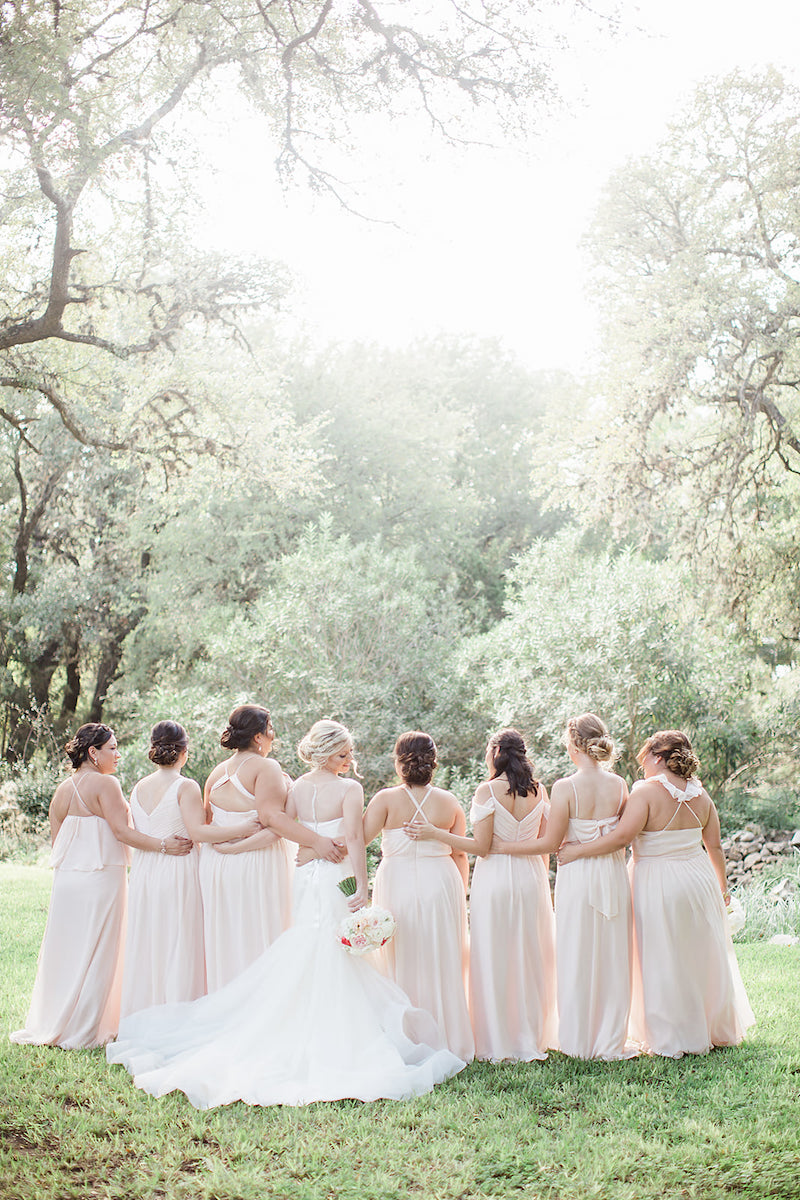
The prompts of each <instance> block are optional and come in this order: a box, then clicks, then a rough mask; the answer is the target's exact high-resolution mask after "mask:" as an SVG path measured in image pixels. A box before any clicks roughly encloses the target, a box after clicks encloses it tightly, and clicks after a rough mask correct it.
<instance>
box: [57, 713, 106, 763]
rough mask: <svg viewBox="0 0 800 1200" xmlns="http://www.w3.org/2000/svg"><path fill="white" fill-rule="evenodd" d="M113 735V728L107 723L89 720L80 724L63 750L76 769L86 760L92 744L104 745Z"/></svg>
mask: <svg viewBox="0 0 800 1200" xmlns="http://www.w3.org/2000/svg"><path fill="white" fill-rule="evenodd" d="M113 736H114V730H113V729H112V728H111V727H110V726H109V725H100V724H97V723H95V722H93V721H90V722H89V723H88V725H81V727H80V729H79V730H78V731H77V733H76V734H75V736H74V737H72V738H70V740H69V741H68V742H67V744H66V746H65V747H64V750H65V751H66V753H67V757H68V758H69V761H70V762H71V763H72V765H73V767H74V768H75V769H76V770H77V769H78V767H80V766H83V764H84V763H85V762H86V760H87V758H88V757H89V751H90V750H91V749H92V747H93V746H96V747H98V748H99V747H100V746H105V744H106V742H107V741H109V739H110V738H112V737H113Z"/></svg>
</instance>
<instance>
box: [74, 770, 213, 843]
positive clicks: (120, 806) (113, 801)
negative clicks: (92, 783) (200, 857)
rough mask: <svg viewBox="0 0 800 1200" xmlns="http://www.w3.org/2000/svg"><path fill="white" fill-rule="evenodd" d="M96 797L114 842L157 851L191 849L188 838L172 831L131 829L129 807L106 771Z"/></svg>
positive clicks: (120, 789) (116, 782)
mask: <svg viewBox="0 0 800 1200" xmlns="http://www.w3.org/2000/svg"><path fill="white" fill-rule="evenodd" d="M97 799H98V803H99V805H100V811H101V813H102V814H103V817H104V818H105V820H106V821H107V822H108V825H109V827H110V829H111V832H112V833H113V834H114V837H115V838H116V839H117V841H118V842H124V843H125V845H126V846H133V848H134V850H150V851H153V852H154V853H161V854H176V855H181V854H188V853H189V851H190V850H191V848H192V843H191V842H190V841H189V839H188V838H185V837H178V836H177V835H175V834H173V835H172V836H170V837H167V838H154V837H150V836H149V835H148V834H146V833H141V832H140V831H139V830H138V829H134V827H133V823H132V820H131V810H130V808H129V807H128V803H127V801H126V800H125V797H124V796H123V794H122V788H121V787H120V786H119V782H118V781H117V780H116V779H112V778H111V777H110V776H108V775H106V776H105V777H104V778H103V779H102V780H101V781H100V785H99V787H98V791H97Z"/></svg>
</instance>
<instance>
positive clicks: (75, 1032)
mask: <svg viewBox="0 0 800 1200" xmlns="http://www.w3.org/2000/svg"><path fill="white" fill-rule="evenodd" d="M72 786H73V788H74V789H75V807H77V808H78V809H79V811H78V812H77V813H72V814H70V815H69V816H67V817H65V818H64V822H63V824H62V826H61V828H60V829H59V831H58V834H57V836H56V839H55V842H54V843H53V849H52V853H51V855H50V865H51V866H52V868H53V889H52V892H51V895H50V909H49V912H48V914H47V925H46V927H45V931H44V938H43V939H42V947H41V950H40V951H39V963H38V967H37V970H36V981H35V983H34V985H33V994H32V996H31V1003H30V1010H29V1012H28V1017H27V1020H26V1022H25V1028H24V1029H19V1030H17V1031H16V1032H15V1033H12V1034H11V1040H12V1042H21V1043H25V1044H34V1045H42V1046H61V1047H62V1048H63V1049H65V1050H75V1049H79V1048H90V1047H93V1046H102V1045H104V1044H105V1043H106V1042H107V1041H109V1040H110V1039H111V1038H113V1037H116V1034H117V1027H118V1024H119V1009H120V993H121V990H122V963H123V957H124V952H125V917H126V911H127V893H128V871H127V864H128V851H127V847H126V846H124V845H123V844H122V843H121V842H118V841H117V839H116V838H115V837H114V834H113V833H112V831H111V827H110V826H109V824H108V822H107V821H106V820H105V818H104V817H98V816H96V815H95V814H94V813H92V812H91V811H90V810H89V809H88V808H87V807H86V805H85V804H84V802H83V800H82V799H81V795H80V792H79V791H78V787H77V784H76V783H75V781H74V780H73V781H72Z"/></svg>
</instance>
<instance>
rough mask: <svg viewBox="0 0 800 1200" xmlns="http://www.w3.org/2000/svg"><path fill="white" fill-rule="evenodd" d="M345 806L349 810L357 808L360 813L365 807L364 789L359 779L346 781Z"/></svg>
mask: <svg viewBox="0 0 800 1200" xmlns="http://www.w3.org/2000/svg"><path fill="white" fill-rule="evenodd" d="M344 783H345V785H346V786H345V791H344V798H343V804H346V805H347V806H348V808H352V807H353V806H355V807H356V808H358V810H359V811H361V809H363V807H364V789H363V787H362V786H361V784H360V783H359V782H358V780H357V779H345V780H344Z"/></svg>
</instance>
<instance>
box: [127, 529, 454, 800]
mask: <svg viewBox="0 0 800 1200" xmlns="http://www.w3.org/2000/svg"><path fill="white" fill-rule="evenodd" d="M211 622H213V626H214V628H213V630H212V629H210V628H208V626H207V628H206V639H205V645H204V648H203V651H202V653H201V654H200V655H198V657H197V658H196V660H195V661H194V662H193V663H192V664H190V667H189V669H188V670H187V671H185V672H184V673H183V674H182V675H181V676H178V675H177V673H175V672H173V671H172V670H171V664H169V663H168V662H165V663H164V664H163V666H164V670H163V671H162V673H161V674H160V675H157V676H155V677H154V678H152V679H151V687H150V690H149V693H145V694H142V693H141V692H139V691H134V690H133V689H132V687H131V682H132V681H131V678H130V677H126V678H123V679H122V680H121V681H120V684H119V685H118V686H117V687H116V688H115V690H114V694H113V707H114V710H115V711H116V712H117V713H119V716H120V728H121V729H123V730H127V729H129V730H131V731H133V730H136V731H137V732H139V733H140V732H141V729H142V726H143V724H146V722H147V721H148V720H150V719H151V718H152V719H159V718H158V717H157V715H156V714H157V712H158V713H159V714H160V715H161V716H166V715H171V716H172V718H173V719H175V720H179V721H185V723H186V725H187V727H189V731H190V734H191V736H192V739H193V742H197V741H198V740H199V741H200V742H201V745H202V753H203V754H208V753H209V744H213V742H214V741H216V742H217V743H218V736H219V729H220V728H222V726H224V722H225V720H226V719H227V714H228V711H229V710H230V708H232V707H233V705H234V704H236V703H239V702H243V701H246V700H250V701H251V702H258V703H264V704H267V705H268V706H269V708H270V709H271V711H272V712H273V715H274V723H275V728H276V730H277V731H278V738H279V744H278V747H277V754H278V756H279V758H280V760H281V762H282V763H283V764H284V765H285V766H286V768H287V769H288V770H290V771H291V772H292V773H296V772H297V771H299V770H302V769H304V768H303V766H302V764H301V763H300V762H299V761H298V760H297V758H296V756H295V754H294V747H295V746H296V744H297V742H298V741H299V740H300V737H301V736H302V735H303V733H305V732H306V730H307V729H308V728H309V726H310V725H311V724H312V722H313V721H315V720H318V719H319V718H320V717H323V716H328V717H333V718H335V719H336V720H340V721H343V722H344V723H345V724H346V725H348V726H349V727H351V728H352V731H353V733H354V736H355V739H356V744H357V758H358V761H359V768H360V770H361V773H362V774H363V776H364V779H365V788H367V789H369V788H373V789H374V788H377V787H378V786H380V785H381V784H385V783H386V782H387V781H388V780H389V779H390V778H392V775H393V767H392V749H393V747H394V743H395V740H396V738H397V736H398V735H399V734H400V733H402V732H403V731H404V730H405V729H413V728H417V727H421V728H426V727H428V726H431V727H432V728H433V729H434V730H435V732H436V736H437V738H439V740H440V742H441V747H440V748H441V750H442V755H443V758H444V760H445V761H452V754H453V749H454V746H453V743H454V739H456V738H458V737H459V736H460V732H461V731H460V730H458V729H457V728H456V729H453V720H452V714H453V713H454V712H455V711H456V709H457V705H458V694H459V691H460V688H461V684H460V681H459V680H458V679H456V678H455V677H454V676H453V672H452V670H451V669H450V656H451V654H452V651H453V648H454V646H455V644H456V642H457V640H458V636H459V632H460V624H459V614H458V610H457V607H456V605H455V603H454V600H453V597H452V596H450V595H448V594H447V592H445V591H443V589H442V588H441V586H439V585H438V584H436V583H435V582H433V581H432V580H430V579H429V578H427V577H426V573H425V571H424V569H423V567H422V566H421V565H420V563H419V562H418V561H417V557H416V554H415V553H414V551H413V550H408V549H404V550H389V549H384V548H383V547H382V546H381V545H380V543H379V542H378V541H377V539H375V540H373V541H371V542H366V543H362V544H360V545H354V544H353V543H352V542H351V541H350V540H349V539H348V538H346V537H337V536H335V535H334V534H333V533H332V531H331V529H330V523H329V522H328V523H323V524H322V525H321V526H318V527H315V526H310V527H308V528H307V529H306V531H305V532H304V533H303V535H302V537H301V539H300V542H299V544H298V545H297V547H296V548H295V549H294V550H293V551H292V552H291V553H289V554H286V555H284V556H283V557H282V558H280V559H279V560H278V561H277V562H276V563H275V564H274V565H273V569H272V572H271V574H270V577H269V579H268V580H267V581H266V582H265V586H264V587H263V588H262V590H261V592H260V595H259V597H258V599H256V600H255V601H254V602H253V603H252V604H250V605H247V606H246V607H244V606H242V605H230V606H228V607H227V608H226V607H223V606H220V607H219V608H218V609H217V610H216V612H215V614H213V616H210V619H209V625H210V624H211ZM154 704H156V705H157V709H156V708H154ZM165 706H169V707H168V708H166V710H165ZM220 722H221V724H220ZM214 731H216V737H215V736H214Z"/></svg>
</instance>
